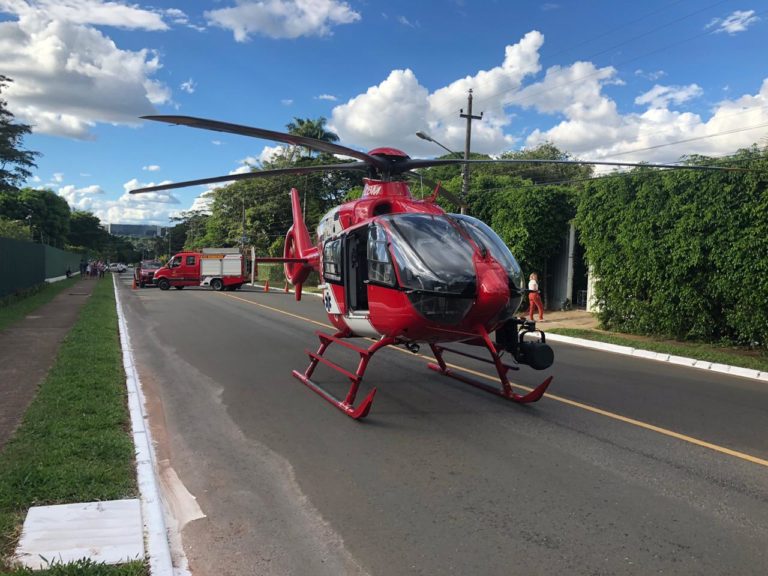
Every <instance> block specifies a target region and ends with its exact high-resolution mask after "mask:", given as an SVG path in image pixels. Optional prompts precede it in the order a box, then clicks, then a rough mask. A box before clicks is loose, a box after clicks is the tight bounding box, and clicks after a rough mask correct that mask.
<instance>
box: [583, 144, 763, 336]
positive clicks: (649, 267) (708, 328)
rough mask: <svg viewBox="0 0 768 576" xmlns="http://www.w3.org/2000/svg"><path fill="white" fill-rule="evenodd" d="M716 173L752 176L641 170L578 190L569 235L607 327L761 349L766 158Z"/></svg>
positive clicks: (756, 156) (739, 159) (750, 158)
mask: <svg viewBox="0 0 768 576" xmlns="http://www.w3.org/2000/svg"><path fill="white" fill-rule="evenodd" d="M692 160H694V161H699V162H701V161H702V159H700V158H698V159H692ZM716 163H717V164H729V165H734V166H739V167H741V168H745V169H749V170H750V171H748V172H702V171H694V170H678V171H652V170H649V169H643V168H641V169H637V170H634V171H633V172H632V173H631V175H630V176H616V177H612V178H607V179H603V180H599V181H595V182H592V183H590V184H588V185H587V186H585V190H584V191H583V195H582V196H581V198H580V202H579V207H578V211H577V216H576V226H577V228H578V229H579V232H580V233H581V240H582V243H583V244H584V246H585V249H586V256H587V259H588V261H589V263H590V264H591V266H592V268H593V272H594V274H595V276H596V278H597V283H596V290H595V295H596V298H597V304H598V306H599V307H600V312H599V316H600V320H601V321H602V323H603V324H604V326H605V327H607V328H609V329H617V330H623V331H628V332H635V333H640V334H653V335H660V336H669V337H673V338H677V339H683V340H685V339H689V340H699V341H707V342H729V343H734V344H747V345H753V346H762V347H764V346H766V342H768V191H766V187H767V185H768V154H767V153H766V150H762V151H761V150H758V149H756V148H753V149H751V150H746V151H742V152H740V153H739V154H737V155H735V156H733V157H731V158H728V159H719V160H718V161H717V162H716Z"/></svg>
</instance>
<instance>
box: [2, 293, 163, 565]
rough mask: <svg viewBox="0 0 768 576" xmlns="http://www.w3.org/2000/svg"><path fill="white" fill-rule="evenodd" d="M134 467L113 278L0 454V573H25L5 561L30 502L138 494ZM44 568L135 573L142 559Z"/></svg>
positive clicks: (84, 316)
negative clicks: (127, 561) (119, 563)
mask: <svg viewBox="0 0 768 576" xmlns="http://www.w3.org/2000/svg"><path fill="white" fill-rule="evenodd" d="M60 284H65V283H64V282H61V283H60ZM59 288H60V289H61V288H66V285H65V286H64V287H59ZM35 296H37V295H35ZM21 304H23V305H24V309H25V310H26V311H25V312H24V313H23V314H22V316H23V315H24V314H26V313H28V312H29V311H30V310H31V308H30V303H29V302H19V303H17V304H14V306H18V305H21ZM38 305H39V304H38ZM134 468H135V467H134V449H133V441H132V438H131V436H130V420H129V415H128V409H127V405H126V387H125V374H124V371H123V366H122V358H121V351H120V344H119V339H118V332H117V312H116V310H115V297H114V292H113V286H112V282H107V281H102V282H99V283H98V285H97V286H96V287H95V288H94V292H93V295H92V296H91V298H90V299H89V301H88V302H87V303H86V305H85V306H84V308H83V310H82V312H81V315H80V318H79V320H78V322H77V323H76V325H75V326H74V328H73V329H72V331H71V332H70V334H69V335H68V336H67V337H66V339H65V340H64V342H63V344H62V346H61V349H60V351H59V355H58V357H57V359H56V363H55V365H54V366H53V368H52V369H51V371H50V373H49V374H48V377H47V378H46V380H45V381H44V382H43V384H42V385H41V387H40V390H39V391H38V394H37V397H36V398H35V400H34V401H33V403H32V405H31V406H30V408H29V410H28V411H27V413H26V414H25V416H24V421H23V423H22V425H21V426H20V427H19V429H18V430H17V431H16V434H15V436H14V437H13V438H12V439H11V441H10V442H9V443H8V444H7V445H6V447H5V449H4V450H3V452H1V453H0V573H3V574H14V575H20V574H30V571H28V570H22V569H16V570H13V571H10V572H9V570H11V567H10V566H9V565H8V560H9V556H10V555H11V554H12V553H13V550H14V548H15V545H16V542H17V540H18V536H19V533H20V529H21V524H22V522H23V520H24V517H25V515H26V511H27V509H28V508H29V507H30V506H35V505H45V504H65V503H74V502H91V501H96V500H114V499H122V498H132V497H136V496H137V493H138V491H137V486H136V476H135V471H134ZM46 573H49V574H56V575H64V574H67V575H69V574H82V575H84V576H86V575H87V576H94V575H97V574H110V575H125V576H128V575H130V576H136V575H145V574H148V569H147V567H146V565H145V564H144V563H143V562H133V563H131V564H126V565H122V566H104V565H99V564H93V563H89V562H84V563H83V562H81V563H77V564H74V565H58V566H53V567H52V569H51V570H50V571H49V572H46Z"/></svg>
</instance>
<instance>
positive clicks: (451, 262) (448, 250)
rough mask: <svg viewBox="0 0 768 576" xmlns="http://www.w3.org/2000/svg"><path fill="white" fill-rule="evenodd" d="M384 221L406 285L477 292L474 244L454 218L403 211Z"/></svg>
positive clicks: (456, 292)
mask: <svg viewBox="0 0 768 576" xmlns="http://www.w3.org/2000/svg"><path fill="white" fill-rule="evenodd" d="M380 221H381V222H384V223H385V225H386V227H387V228H388V229H389V232H390V235H391V237H392V239H393V242H392V243H391V247H392V252H393V254H394V257H395V262H396V265H397V269H398V273H399V277H400V283H401V285H402V286H403V287H404V288H407V289H412V290H418V291H422V292H431V293H436V294H443V295H457V296H465V297H467V296H469V297H471V296H472V295H474V292H475V280H476V279H475V267H474V264H473V262H472V254H473V252H474V246H473V245H472V243H471V242H469V240H468V239H467V238H466V237H465V236H464V235H462V233H461V231H460V230H459V228H458V227H457V226H456V224H455V223H454V222H452V221H451V219H450V218H448V217H447V216H443V215H434V214H402V213H401V214H392V215H387V216H383V217H381V220H380Z"/></svg>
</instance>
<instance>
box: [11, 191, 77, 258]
mask: <svg viewBox="0 0 768 576" xmlns="http://www.w3.org/2000/svg"><path fill="white" fill-rule="evenodd" d="M0 213H2V214H3V215H4V216H5V217H6V218H8V219H11V220H20V221H23V222H26V223H27V224H28V225H30V226H31V227H32V239H33V240H35V241H38V242H40V243H47V244H50V245H51V246H59V247H63V246H64V245H65V244H66V243H67V235H68V234H69V218H70V210H69V205H68V204H67V201H66V200H64V198H62V197H61V196H59V195H58V194H56V193H55V192H51V191H50V190H35V189H32V188H24V189H22V190H20V191H18V192H15V191H12V190H6V191H5V192H3V191H0Z"/></svg>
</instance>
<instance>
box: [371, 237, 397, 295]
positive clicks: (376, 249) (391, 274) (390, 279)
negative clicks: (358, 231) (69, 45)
mask: <svg viewBox="0 0 768 576" xmlns="http://www.w3.org/2000/svg"><path fill="white" fill-rule="evenodd" d="M387 244H388V241H387V232H386V230H384V228H382V227H381V226H378V225H376V224H372V225H371V226H370V227H369V228H368V279H369V280H370V281H371V282H378V283H380V284H385V285H387V286H394V285H395V269H394V268H393V266H392V260H391V259H390V257H389V250H387Z"/></svg>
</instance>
